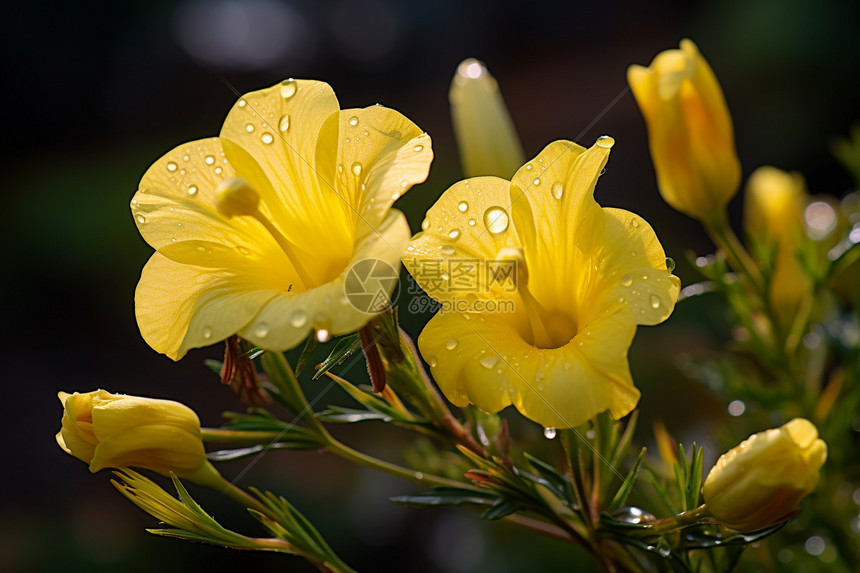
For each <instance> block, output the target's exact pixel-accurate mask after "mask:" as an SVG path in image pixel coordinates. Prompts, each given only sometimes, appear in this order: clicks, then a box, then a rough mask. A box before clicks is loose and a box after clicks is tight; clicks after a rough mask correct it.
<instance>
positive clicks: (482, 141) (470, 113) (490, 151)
mask: <svg viewBox="0 0 860 573" xmlns="http://www.w3.org/2000/svg"><path fill="white" fill-rule="evenodd" d="M448 99H449V100H450V102H451V121H452V122H453V123H454V135H455V136H456V137H457V147H458V148H459V149H460V164H461V165H462V167H463V174H464V175H466V177H477V176H478V175H495V176H496V177H503V178H505V179H510V178H511V176H512V175H513V174H514V173H515V172H516V170H517V169H519V168H520V166H521V165H522V164H523V162H524V161H525V155H524V154H523V146H522V144H521V143H520V138H519V136H518V135H517V131H516V129H515V128H514V123H513V121H512V120H511V116H510V114H509V113H508V108H507V107H505V102H504V100H503V99H502V94H501V92H500V91H499V84H498V83H497V82H496V79H495V78H494V77H493V76H491V75H490V72H488V71H487V68H486V67H485V66H484V64H482V63H481V62H479V61H478V60H475V59H468V60H465V61H464V62H463V63H461V64H460V66H459V67H458V68H457V73H456V74H455V75H454V80H453V81H452V82H451V90H450V92H449V94H448Z"/></svg>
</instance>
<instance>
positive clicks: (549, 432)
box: [543, 428, 556, 440]
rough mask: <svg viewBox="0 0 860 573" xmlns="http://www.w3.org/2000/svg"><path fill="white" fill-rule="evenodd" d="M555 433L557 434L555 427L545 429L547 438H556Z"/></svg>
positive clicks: (544, 432) (544, 434)
mask: <svg viewBox="0 0 860 573" xmlns="http://www.w3.org/2000/svg"><path fill="white" fill-rule="evenodd" d="M555 434H556V431H555V428H544V429H543V437H544V438H546V439H547V440H552V439H554V438H555Z"/></svg>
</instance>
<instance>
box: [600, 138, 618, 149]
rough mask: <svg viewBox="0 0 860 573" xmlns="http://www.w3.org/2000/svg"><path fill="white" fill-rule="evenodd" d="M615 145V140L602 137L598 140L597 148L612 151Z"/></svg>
mask: <svg viewBox="0 0 860 573" xmlns="http://www.w3.org/2000/svg"><path fill="white" fill-rule="evenodd" d="M613 145H615V139H613V138H611V137H609V136H608V135H601V136H600V137H598V138H597V147H602V148H604V149H610V148H611V147H612V146H613Z"/></svg>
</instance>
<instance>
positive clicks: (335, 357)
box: [313, 334, 361, 380]
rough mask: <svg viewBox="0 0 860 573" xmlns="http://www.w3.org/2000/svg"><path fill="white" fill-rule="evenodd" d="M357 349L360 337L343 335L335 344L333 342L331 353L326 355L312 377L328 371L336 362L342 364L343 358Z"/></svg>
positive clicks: (318, 376) (315, 378)
mask: <svg viewBox="0 0 860 573" xmlns="http://www.w3.org/2000/svg"><path fill="white" fill-rule="evenodd" d="M359 350H361V337H360V336H359V335H358V334H352V335H350V336H344V337H343V338H341V339H340V340H338V341H337V344H335V346H334V349H332V351H331V354H329V355H328V358H326V359H325V360H323V362H322V364H321V365H320V367H319V370H317V371H316V374H314V376H313V379H314V380H318V379H319V378H320V377H321V376H323V375H324V374H325V373H326V372H328V371H329V370H331V369H332V368H334V367H335V366H337V365H338V364H342V363H343V361H344V360H346V359H347V358H349V357H350V356H352V355H353V354H355V353H356V352H358V351H359Z"/></svg>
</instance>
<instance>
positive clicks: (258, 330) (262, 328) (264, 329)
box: [254, 322, 269, 338]
mask: <svg viewBox="0 0 860 573" xmlns="http://www.w3.org/2000/svg"><path fill="white" fill-rule="evenodd" d="M268 335H269V323H268V322H261V323H259V324H257V325H256V326H254V336H259V337H260V338H265V337H266V336H268Z"/></svg>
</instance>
